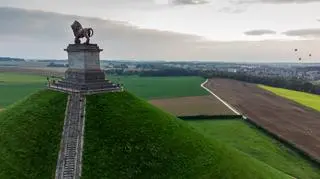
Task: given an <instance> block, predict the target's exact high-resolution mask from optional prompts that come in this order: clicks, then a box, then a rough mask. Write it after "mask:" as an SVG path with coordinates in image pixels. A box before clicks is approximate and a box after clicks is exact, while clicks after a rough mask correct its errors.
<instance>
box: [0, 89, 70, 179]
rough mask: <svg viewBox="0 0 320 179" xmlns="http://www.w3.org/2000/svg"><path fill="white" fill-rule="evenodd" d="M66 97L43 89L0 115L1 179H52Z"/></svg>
mask: <svg viewBox="0 0 320 179" xmlns="http://www.w3.org/2000/svg"><path fill="white" fill-rule="evenodd" d="M66 102H67V95H66V94H63V93H59V92H53V91H48V90H42V91H39V92H37V93H35V94H32V95H31V96H29V97H28V98H26V99H24V100H22V101H19V102H18V103H16V104H15V105H13V106H9V107H8V108H7V109H6V110H4V111H2V112H1V113H0V178H1V179H15V178H17V179H26V178H27V179H31V178H32V179H44V178H54V173H55V168H56V160H57V157H58V150H59V145H60V137H61V132H62V128H63V120H64V113H65V107H66Z"/></svg>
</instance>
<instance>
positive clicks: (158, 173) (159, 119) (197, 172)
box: [82, 92, 289, 179]
mask: <svg viewBox="0 0 320 179" xmlns="http://www.w3.org/2000/svg"><path fill="white" fill-rule="evenodd" d="M85 141H86V142H85V143H84V154H83V156H84V161H83V162H84V163H83V167H84V168H83V175H82V178H83V179H92V178H99V179H104V178H108V179H113V178H114V179H118V178H137V179H142V178H146V179H149V178H157V179H162V178H163V179H168V178H183V179H189V178H190V179H198V178H199V179H214V178H219V179H244V178H248V179H249V178H250V179H251V178H254V179H263V178H265V179H273V178H279V179H285V178H289V176H287V175H285V174H284V173H282V172H280V171H279V170H276V169H274V168H272V167H270V166H268V165H266V164H265V163H262V162H259V161H258V160H255V159H254V158H251V157H250V156H248V155H245V154H244V153H242V152H240V151H238V150H236V149H234V148H232V147H230V146H227V145H224V144H223V143H221V142H219V141H217V140H215V139H208V138H206V137H205V136H204V135H203V134H202V133H200V132H198V131H197V130H196V129H194V128H192V127H191V126H190V125H188V123H186V122H184V121H182V120H179V119H177V118H175V117H174V116H172V115H170V114H168V113H165V112H163V111H161V110H159V109H158V108H155V107H154V106H152V105H150V104H149V103H147V102H145V101H143V100H140V99H138V98H136V97H134V96H133V95H131V94H129V93H126V92H121V93H107V94H98V95H91V96H88V97H87V107H86V131H85Z"/></svg>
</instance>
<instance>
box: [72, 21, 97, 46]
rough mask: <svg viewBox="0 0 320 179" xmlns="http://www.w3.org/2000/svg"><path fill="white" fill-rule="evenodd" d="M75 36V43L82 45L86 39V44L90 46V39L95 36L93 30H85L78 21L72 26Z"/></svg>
mask: <svg viewBox="0 0 320 179" xmlns="http://www.w3.org/2000/svg"><path fill="white" fill-rule="evenodd" d="M71 28H72V31H73V34H74V43H75V44H80V43H81V41H80V39H81V38H84V37H85V38H86V39H87V40H86V42H85V44H89V42H90V37H92V36H93V29H92V28H83V27H82V25H81V24H80V23H79V22H78V21H74V22H73V24H72V25H71Z"/></svg>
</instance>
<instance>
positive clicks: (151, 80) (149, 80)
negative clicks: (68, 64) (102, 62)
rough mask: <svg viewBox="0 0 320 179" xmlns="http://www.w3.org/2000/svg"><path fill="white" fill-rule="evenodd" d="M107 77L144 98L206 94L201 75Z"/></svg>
mask: <svg viewBox="0 0 320 179" xmlns="http://www.w3.org/2000/svg"><path fill="white" fill-rule="evenodd" d="M107 78H108V79H110V80H112V81H114V82H116V83H118V82H119V83H122V84H124V87H125V89H127V90H128V91H129V92H131V93H133V94H135V95H137V96H138V97H141V98H144V99H159V98H173V97H185V96H202V95H208V92H207V91H205V90H204V89H202V88H201V87H200V84H201V83H203V82H204V81H205V79H204V78H201V77H139V76H107Z"/></svg>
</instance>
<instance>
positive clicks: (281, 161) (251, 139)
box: [188, 120, 320, 179]
mask: <svg viewBox="0 0 320 179" xmlns="http://www.w3.org/2000/svg"><path fill="white" fill-rule="evenodd" d="M188 122H189V124H190V125H192V126H194V127H195V128H196V129H198V130H199V131H202V132H204V134H205V135H206V136H207V137H208V138H210V139H212V140H219V141H221V142H223V143H225V144H228V145H231V146H233V147H235V148H236V149H238V150H240V151H242V152H244V153H246V154H248V155H250V156H252V157H254V158H256V159H258V160H260V161H263V162H265V163H266V164H268V165H270V166H271V167H274V168H276V169H278V170H280V171H283V172H285V173H287V174H290V175H292V176H294V177H297V178H309V179H317V178H320V169H319V168H316V167H314V166H312V165H311V164H310V162H308V161H306V160H304V159H303V158H302V157H301V156H298V155H297V154H296V153H295V152H293V151H292V150H290V149H288V148H287V147H284V146H283V145H282V144H280V143H279V142H277V141H275V140H273V139H271V138H270V137H268V136H266V135H265V134H263V133H262V132H260V131H258V129H256V128H255V127H253V126H251V125H249V124H247V123H244V122H243V121H242V120H197V121H188Z"/></svg>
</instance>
